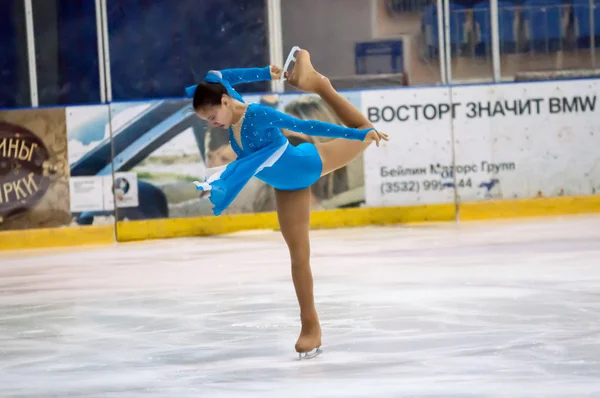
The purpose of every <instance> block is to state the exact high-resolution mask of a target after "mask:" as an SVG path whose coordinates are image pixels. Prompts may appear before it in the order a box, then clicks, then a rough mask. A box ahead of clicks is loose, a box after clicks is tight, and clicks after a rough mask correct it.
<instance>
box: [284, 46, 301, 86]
mask: <svg viewBox="0 0 600 398" xmlns="http://www.w3.org/2000/svg"><path fill="white" fill-rule="evenodd" d="M300 50H302V49H301V48H300V47H298V46H294V47H292V49H291V50H290V53H289V54H288V56H287V59H286V60H285V64H284V65H283V71H282V72H281V77H280V78H279V80H280V81H282V82H284V81H286V80H287V79H286V78H285V72H287V71H288V68H289V67H290V64H291V63H292V61H294V62H295V61H296V57H295V55H296V52H297V51H300Z"/></svg>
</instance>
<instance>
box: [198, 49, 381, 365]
mask: <svg viewBox="0 0 600 398" xmlns="http://www.w3.org/2000/svg"><path fill="white" fill-rule="evenodd" d="M296 50H297V48H294V49H292V53H291V54H290V58H291V57H294V55H295V60H296V62H295V65H294V66H293V67H292V69H291V71H289V72H287V71H284V70H283V69H282V68H280V67H278V66H267V67H264V68H244V69H227V70H221V71H211V72H209V73H208V74H207V75H206V77H205V78H204V81H203V82H201V83H199V84H197V85H194V86H191V87H188V88H186V94H187V96H188V97H191V98H193V107H194V111H195V112H196V114H197V115H198V116H199V117H200V118H202V119H204V120H206V121H207V122H208V123H209V124H210V125H211V126H214V127H220V128H226V129H228V130H229V140H230V142H231V146H232V148H233V151H234V152H235V153H236V155H237V159H236V160H235V161H233V162H232V163H230V164H228V165H226V166H221V167H219V168H217V169H216V170H214V174H212V175H211V176H210V177H208V178H207V179H206V181H204V182H196V186H197V188H198V190H201V191H210V196H209V199H210V201H211V202H212V203H213V205H214V207H213V212H214V214H215V215H219V214H221V212H222V211H223V210H224V209H225V208H226V207H227V206H228V205H229V204H230V203H231V202H232V200H233V199H234V198H235V197H236V196H237V194H238V193H239V192H240V191H241V190H242V188H243V187H244V186H245V184H246V183H248V181H249V180H250V179H251V178H252V177H256V178H258V179H260V180H262V181H264V182H265V183H267V184H268V185H270V186H272V187H273V188H274V189H275V198H276V204H277V217H278V220H279V226H280V229H281V233H282V235H283V238H284V240H285V242H286V244H287V246H288V249H289V253H290V259H291V265H292V279H293V282H294V288H295V291H296V296H297V299H298V304H299V306H300V320H301V325H302V327H301V331H300V336H299V337H298V340H297V342H296V345H295V349H296V351H297V352H298V353H299V355H300V357H301V358H303V357H308V358H310V357H313V356H316V355H318V354H319V353H320V352H321V349H320V347H321V326H320V323H319V317H318V315H317V310H316V308H315V301H314V296H313V277H312V272H311V269H310V240H309V229H310V202H311V195H310V186H311V185H313V184H314V183H315V182H316V181H317V180H318V179H319V178H320V177H321V176H324V175H326V174H329V173H331V172H333V171H335V170H337V169H339V168H341V167H344V166H345V165H347V164H348V163H350V162H351V161H352V160H353V159H355V158H356V157H357V156H358V155H359V154H361V153H362V152H363V151H364V150H365V149H366V148H367V147H368V146H369V145H370V144H371V143H372V142H375V143H376V145H377V146H379V144H380V141H381V140H382V139H383V140H385V141H387V140H388V136H387V135H386V134H384V133H382V132H379V131H377V130H375V128H374V127H373V125H372V124H371V123H370V122H369V121H368V119H367V118H366V117H365V116H364V115H363V114H361V112H360V111H359V110H358V109H356V108H355V107H354V106H353V105H352V104H351V103H350V102H349V101H348V100H347V99H346V98H344V97H343V96H342V95H340V94H339V93H338V92H336V91H335V89H334V88H333V86H332V85H331V83H330V81H329V79H327V78H326V77H324V76H323V75H321V74H320V73H318V72H317V71H316V70H315V69H314V68H313V66H312V64H311V61H310V55H309V53H308V51H306V50H302V49H300V50H298V52H297V53H295V51H296ZM294 53H295V54H294ZM288 59H289V58H288ZM282 75H283V77H284V78H286V79H287V81H288V83H289V84H291V85H292V86H294V87H296V88H298V89H299V90H302V91H306V92H311V93H315V94H317V95H319V96H320V97H321V98H322V99H323V100H324V101H325V103H326V104H327V105H328V106H329V107H330V108H331V109H332V110H333V111H334V112H335V113H336V115H337V116H338V117H339V118H340V120H341V121H342V122H343V123H344V124H345V125H346V126H348V127H345V126H338V125H335V124H330V123H326V122H320V121H314V120H300V119H297V118H294V117H292V116H290V115H286V114H285V113H282V112H279V111H277V110H276V109H273V108H271V107H269V106H265V105H261V104H258V103H251V104H246V103H245V102H244V100H243V99H242V97H241V96H240V95H239V93H237V92H236V91H235V90H234V89H233V87H232V85H235V84H238V83H247V82H256V81H268V80H272V79H280V78H282ZM280 129H288V130H291V131H295V132H298V133H304V134H306V135H310V136H322V137H331V138H335V139H334V140H331V141H328V142H316V143H308V142H307V143H303V144H300V145H298V146H292V145H289V141H288V140H287V139H286V138H285V137H284V135H283V134H282V132H281V130H280Z"/></svg>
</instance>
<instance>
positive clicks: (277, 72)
mask: <svg viewBox="0 0 600 398" xmlns="http://www.w3.org/2000/svg"><path fill="white" fill-rule="evenodd" d="M282 73H283V69H281V68H280V67H279V66H277V65H271V80H279V79H280V78H281V74H282Z"/></svg>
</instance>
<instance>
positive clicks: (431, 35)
mask: <svg viewBox="0 0 600 398" xmlns="http://www.w3.org/2000/svg"><path fill="white" fill-rule="evenodd" d="M466 11H467V9H466V8H465V7H464V6H463V5H460V4H454V3H450V46H451V53H452V54H453V55H455V54H457V53H460V52H461V50H462V46H463V44H464V34H465V23H466V19H467V13H466ZM421 32H422V33H424V34H425V37H426V45H427V48H428V50H429V55H430V56H437V55H438V54H439V48H440V45H439V24H438V13H437V7H436V5H435V4H430V5H429V6H427V7H426V8H425V10H424V11H423V17H422V18H421Z"/></svg>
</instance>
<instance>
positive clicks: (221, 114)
mask: <svg viewBox="0 0 600 398" xmlns="http://www.w3.org/2000/svg"><path fill="white" fill-rule="evenodd" d="M196 114H197V115H198V116H199V117H200V118H201V119H203V120H206V121H207V122H208V123H209V124H210V125H211V126H212V127H219V128H222V129H223V128H229V126H231V123H232V119H233V103H232V100H231V98H230V97H229V96H227V95H224V96H223V97H222V98H221V103H220V104H218V105H207V106H204V107H202V108H198V109H197V110H196Z"/></svg>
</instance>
